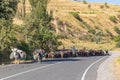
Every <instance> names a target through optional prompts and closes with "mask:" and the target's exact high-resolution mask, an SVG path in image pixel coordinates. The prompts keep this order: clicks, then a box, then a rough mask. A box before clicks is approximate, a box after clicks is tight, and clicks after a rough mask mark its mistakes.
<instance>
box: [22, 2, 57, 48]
mask: <svg viewBox="0 0 120 80" xmlns="http://www.w3.org/2000/svg"><path fill="white" fill-rule="evenodd" d="M29 1H30V4H31V7H32V9H31V13H30V14H29V15H27V16H26V18H25V25H24V28H25V29H24V38H25V42H26V43H27V44H28V45H29V46H30V49H35V48H39V47H41V48H44V49H47V50H49V49H50V48H56V47H57V44H58V41H57V36H56V35H55V34H54V32H53V31H52V30H51V20H52V11H50V13H48V12H47V10H46V9H47V3H48V0H29Z"/></svg>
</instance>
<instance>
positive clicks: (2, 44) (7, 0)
mask: <svg viewBox="0 0 120 80" xmlns="http://www.w3.org/2000/svg"><path fill="white" fill-rule="evenodd" d="M17 3H18V0H0V55H1V56H2V57H1V56H0V58H1V59H0V60H2V61H3V60H6V58H7V59H9V58H8V57H9V56H8V53H9V51H10V47H11V46H13V45H14V44H15V42H16V38H15V34H14V30H13V24H12V22H13V21H12V19H13V17H14V16H15V13H16V9H17Z"/></svg>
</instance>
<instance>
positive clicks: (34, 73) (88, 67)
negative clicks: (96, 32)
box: [0, 56, 108, 80]
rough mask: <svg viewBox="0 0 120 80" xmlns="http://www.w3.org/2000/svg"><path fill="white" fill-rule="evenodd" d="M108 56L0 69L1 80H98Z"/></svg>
mask: <svg viewBox="0 0 120 80" xmlns="http://www.w3.org/2000/svg"><path fill="white" fill-rule="evenodd" d="M107 58H108V57H107V56H96V57H77V58H67V59H54V60H45V61H43V64H40V63H29V64H19V65H10V66H4V67H0V80H96V77H97V69H98V67H99V65H100V64H101V63H102V62H103V61H104V60H105V59H107Z"/></svg>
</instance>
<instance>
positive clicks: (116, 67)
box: [114, 57, 120, 80]
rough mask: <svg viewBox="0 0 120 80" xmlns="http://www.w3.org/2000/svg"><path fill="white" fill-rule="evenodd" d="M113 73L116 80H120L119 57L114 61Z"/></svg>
mask: <svg viewBox="0 0 120 80" xmlns="http://www.w3.org/2000/svg"><path fill="white" fill-rule="evenodd" d="M114 73H115V77H116V80H120V57H119V58H117V59H116V60H115V61H114Z"/></svg>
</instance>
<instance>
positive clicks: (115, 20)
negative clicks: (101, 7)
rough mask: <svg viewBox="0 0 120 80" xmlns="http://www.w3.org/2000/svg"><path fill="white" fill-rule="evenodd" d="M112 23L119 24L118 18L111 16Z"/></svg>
mask: <svg viewBox="0 0 120 80" xmlns="http://www.w3.org/2000/svg"><path fill="white" fill-rule="evenodd" d="M109 19H110V21H112V22H113V23H117V18H116V17H115V16H110V17H109Z"/></svg>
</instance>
